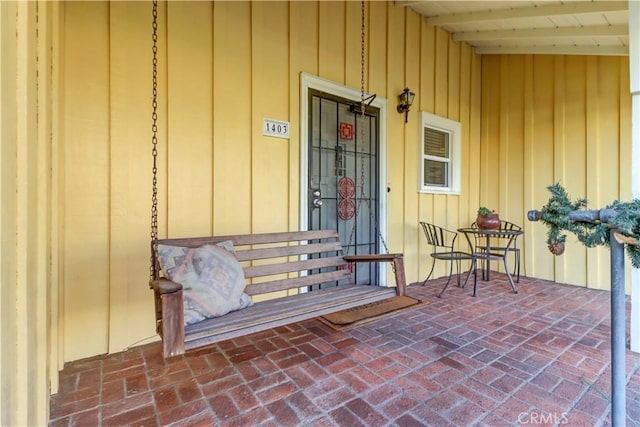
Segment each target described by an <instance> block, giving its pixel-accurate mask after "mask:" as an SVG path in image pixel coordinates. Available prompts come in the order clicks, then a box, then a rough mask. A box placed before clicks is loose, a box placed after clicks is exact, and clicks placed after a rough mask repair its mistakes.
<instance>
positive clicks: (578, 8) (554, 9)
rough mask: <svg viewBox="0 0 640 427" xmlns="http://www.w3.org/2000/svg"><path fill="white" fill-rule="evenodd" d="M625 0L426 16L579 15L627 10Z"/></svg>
mask: <svg viewBox="0 0 640 427" xmlns="http://www.w3.org/2000/svg"><path fill="white" fill-rule="evenodd" d="M628 9H629V4H628V3H627V2H626V1H597V2H595V1H580V2H568V3H563V4H552V5H547V6H536V7H519V8H512V9H497V10H490V11H483V12H469V13H459V14H452V15H441V16H432V17H429V18H427V24H428V25H439V26H441V25H451V24H465V23H470V22H482V21H498V20H503V19H518V18H522V19H525V18H537V17H547V16H560V15H581V14H586V13H603V12H614V11H620V10H628Z"/></svg>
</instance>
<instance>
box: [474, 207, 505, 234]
mask: <svg viewBox="0 0 640 427" xmlns="http://www.w3.org/2000/svg"><path fill="white" fill-rule="evenodd" d="M476 225H477V226H478V228H479V229H481V230H496V229H498V228H500V216H499V215H498V214H497V213H496V211H494V210H491V209H489V208H487V207H485V206H481V207H480V208H479V209H478V217H477V218H476Z"/></svg>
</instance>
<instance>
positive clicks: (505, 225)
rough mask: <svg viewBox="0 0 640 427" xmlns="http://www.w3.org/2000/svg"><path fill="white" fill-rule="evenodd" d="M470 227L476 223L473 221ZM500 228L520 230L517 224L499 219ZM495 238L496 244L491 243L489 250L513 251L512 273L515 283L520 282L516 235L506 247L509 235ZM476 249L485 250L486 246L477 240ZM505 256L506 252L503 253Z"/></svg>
mask: <svg viewBox="0 0 640 427" xmlns="http://www.w3.org/2000/svg"><path fill="white" fill-rule="evenodd" d="M471 227H472V228H477V227H478V225H477V224H476V223H475V222H474V223H473V224H471ZM500 230H505V231H522V227H520V226H519V225H517V224H514V223H512V222H509V221H505V220H502V221H500ZM495 239H497V244H496V245H495V246H494V245H491V252H493V253H496V252H497V253H502V252H505V251H506V252H507V253H513V257H514V263H513V275H515V276H516V283H520V248H519V247H518V237H517V236H516V237H514V238H513V243H512V244H511V246H509V247H506V244H507V242H508V239H509V237H497V238H495ZM501 240H502V244H500V241H501ZM476 249H477V250H480V251H486V249H487V248H486V246H484V245H483V243H482V242H477V244H476ZM504 255H505V256H506V255H507V254H504ZM484 269H485V266H484V263H483V267H482V277H483V278H484V274H485V270H484Z"/></svg>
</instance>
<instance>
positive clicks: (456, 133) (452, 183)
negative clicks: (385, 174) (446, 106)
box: [418, 111, 462, 194]
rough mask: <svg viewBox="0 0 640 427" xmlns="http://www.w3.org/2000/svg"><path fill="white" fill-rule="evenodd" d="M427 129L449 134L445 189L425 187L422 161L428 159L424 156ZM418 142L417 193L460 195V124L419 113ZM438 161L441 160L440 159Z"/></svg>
mask: <svg viewBox="0 0 640 427" xmlns="http://www.w3.org/2000/svg"><path fill="white" fill-rule="evenodd" d="M425 127H428V128H431V129H435V130H438V131H441V132H446V133H448V134H449V157H448V161H449V168H448V171H449V175H448V177H447V178H448V179H447V181H448V183H449V185H448V186H446V187H441V186H432V185H427V184H426V183H425V182H424V161H425V160H426V159H428V158H429V156H426V155H425V154H424V144H425V140H424V128H425ZM418 132H419V136H418V141H420V144H418V145H419V147H418V149H419V150H420V152H419V153H418V161H419V162H420V164H419V165H418V171H419V173H418V192H420V193H434V194H460V176H461V173H460V172H461V171H460V167H461V164H462V162H461V159H460V157H461V152H462V150H461V144H462V124H461V123H460V122H456V121H455V120H451V119H447V118H445V117H440V116H436V115H435V114H431V113H427V112H424V111H423V112H421V120H420V129H419V131H418ZM438 160H443V159H442V158H440V159H438Z"/></svg>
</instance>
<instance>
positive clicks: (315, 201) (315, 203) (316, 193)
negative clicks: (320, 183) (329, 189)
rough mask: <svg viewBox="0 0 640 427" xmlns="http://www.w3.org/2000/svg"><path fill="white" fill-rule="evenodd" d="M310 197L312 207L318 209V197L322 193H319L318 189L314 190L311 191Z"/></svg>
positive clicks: (320, 201)
mask: <svg viewBox="0 0 640 427" xmlns="http://www.w3.org/2000/svg"><path fill="white" fill-rule="evenodd" d="M311 195H312V196H313V200H312V201H311V204H312V205H313V207H314V208H319V207H320V206H322V199H321V198H320V196H322V193H321V192H320V189H317V188H316V189H314V190H312V191H311Z"/></svg>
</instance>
